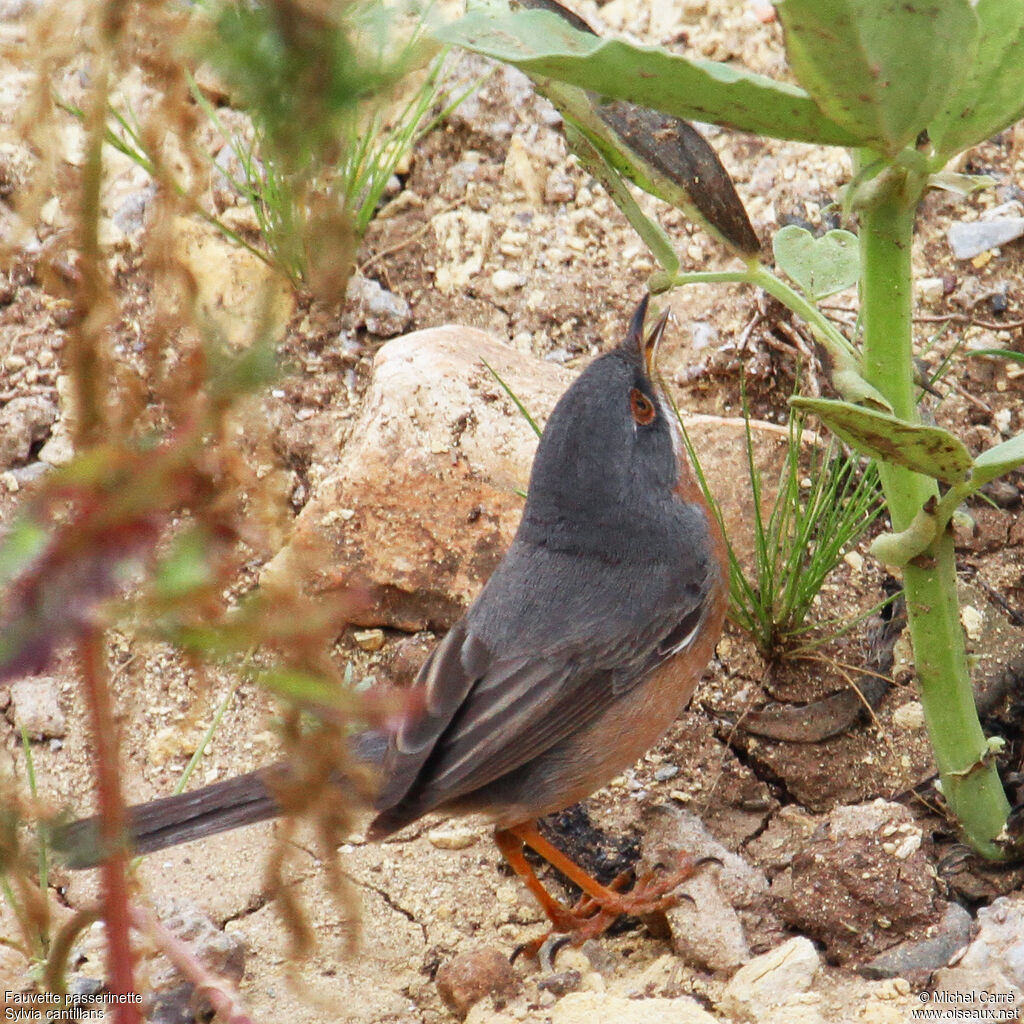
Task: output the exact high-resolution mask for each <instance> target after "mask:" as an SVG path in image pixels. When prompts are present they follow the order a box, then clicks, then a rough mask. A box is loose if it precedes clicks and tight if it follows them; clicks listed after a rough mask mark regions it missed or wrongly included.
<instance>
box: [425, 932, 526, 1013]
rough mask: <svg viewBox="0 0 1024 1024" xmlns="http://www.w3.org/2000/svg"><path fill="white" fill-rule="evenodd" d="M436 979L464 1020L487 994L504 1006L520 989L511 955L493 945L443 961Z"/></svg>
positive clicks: (444, 996) (449, 1004) (442, 994)
mask: <svg viewBox="0 0 1024 1024" xmlns="http://www.w3.org/2000/svg"><path fill="white" fill-rule="evenodd" d="M435 982H436V984H437V991H438V995H440V997H441V999H442V1001H443V1002H444V1004H445V1006H447V1007H448V1009H450V1010H451V1011H452V1013H454V1014H456V1016H458V1017H459V1019H460V1020H462V1019H465V1017H466V1014H468V1013H469V1011H470V1010H471V1009H472V1008H473V1006H474V1005H475V1004H476V1003H478V1002H480V1000H481V999H483V998H484V997H485V996H492V997H493V998H494V1001H495V1003H496V1004H499V1005H500V1004H501V1003H504V1002H505V1001H507V1000H508V999H510V998H511V997H512V996H513V995H514V994H515V992H516V991H517V990H518V988H519V979H518V977H517V976H516V973H515V971H514V970H513V969H512V965H511V964H510V963H509V962H508V957H507V956H506V955H505V954H504V953H501V952H499V951H498V950H497V949H493V948H492V947H490V946H482V947H480V948H479V949H474V950H471V951H470V952H468V953H459V954H458V955H457V956H455V957H453V958H452V959H451V960H449V961H448V962H447V963H445V964H442V965H441V967H440V968H439V969H438V972H437V977H436V979H435Z"/></svg>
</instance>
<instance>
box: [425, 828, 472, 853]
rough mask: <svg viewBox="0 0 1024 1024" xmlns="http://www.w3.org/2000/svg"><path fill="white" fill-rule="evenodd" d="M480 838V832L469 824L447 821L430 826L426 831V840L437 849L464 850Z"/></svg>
mask: <svg viewBox="0 0 1024 1024" xmlns="http://www.w3.org/2000/svg"><path fill="white" fill-rule="evenodd" d="M479 839H480V832H479V830H478V829H475V828H473V827H472V826H471V825H469V826H467V825H464V824H460V823H458V822H449V823H447V824H445V825H439V826H438V827H437V828H432V829H431V830H430V831H429V832H428V833H427V841H428V842H429V843H430V845H431V846H435V847H437V849H439V850H465V849H468V848H469V847H470V846H473V845H474V844H475V843H476V842H477V841H478V840H479Z"/></svg>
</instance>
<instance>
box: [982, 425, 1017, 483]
mask: <svg viewBox="0 0 1024 1024" xmlns="http://www.w3.org/2000/svg"><path fill="white" fill-rule="evenodd" d="M1021 465H1024V434H1018V435H1017V436H1016V437H1011V438H1010V440H1009V441H1004V442H1003V443H1002V444H997V445H996V446H995V447H994V448H989V449H988V451H984V452H982V453H981V454H980V455H979V456H978V457H977V458H976V459H975V460H974V472H973V473H972V474H971V483H972V484H976V485H977V486H978V487H983V486H984V485H985V484H987V483H988V482H989V480H995V478H996V477H997V476H1002V475H1003V474H1004V473H1009V472H1010V470H1011V469H1016V468H1017V467H1018V466H1021Z"/></svg>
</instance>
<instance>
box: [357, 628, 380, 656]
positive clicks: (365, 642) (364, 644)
mask: <svg viewBox="0 0 1024 1024" xmlns="http://www.w3.org/2000/svg"><path fill="white" fill-rule="evenodd" d="M352 638H353V639H354V640H355V642H356V645H357V646H358V647H359V648H360V649H362V650H364V651H379V650H380V649H381V648H382V647H383V646H384V630H383V629H357V630H356V631H355V632H354V633H353V634H352Z"/></svg>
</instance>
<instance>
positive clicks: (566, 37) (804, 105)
mask: <svg viewBox="0 0 1024 1024" xmlns="http://www.w3.org/2000/svg"><path fill="white" fill-rule="evenodd" d="M435 35H436V36H437V37H438V38H439V39H440V40H441V41H442V42H445V43H451V44H454V45H455V46H462V47H464V48H465V49H467V50H473V51H474V52H476V53H482V54H484V55H485V56H488V57H493V58H494V59H496V60H501V61H505V62H506V63H508V64H514V65H516V67H518V68H521V69H522V70H523V71H525V72H527V73H528V74H529V75H531V76H533V77H542V78H543V77H547V78H553V79H555V80H556V81H560V82H567V83H568V84H570V85H575V86H578V87H579V88H581V89H589V90H591V91H593V92H596V93H598V94H599V95H601V96H604V97H607V98H609V99H620V100H628V101H629V102H631V103H636V104H638V105H639V106H642V107H650V108H651V109H653V110H660V111H661V112H662V113H665V114H671V115H672V116H673V117H681V118H687V119H695V120H698V121H709V122H712V123H715V124H724V125H729V126H730V127H733V128H739V129H741V130H742V131H748V132H756V133H757V134H758V135H771V136H774V137H776V138H782V139H796V140H798V141H800V142H816V143H820V144H823V145H831V146H853V145H857V144H858V142H859V141H860V139H859V136H857V135H855V134H852V133H851V132H849V131H847V130H846V129H844V128H842V127H840V126H839V125H838V124H836V123H835V122H833V121H831V120H830V119H829V118H828V117H827V116H825V115H824V114H822V113H821V111H820V110H819V109H818V107H817V106H816V105H815V104H814V102H813V101H812V100H811V98H810V97H809V96H808V95H807V93H805V92H804V91H803V89H799V88H797V87H796V86H793V85H789V84H788V83H786V82H776V81H773V80H772V79H771V78H766V77H765V76H763V75H757V74H754V73H753V72H752V71H746V70H743V69H741V68H736V67H733V66H732V65H729V64H720V63H717V62H715V61H707V60H690V59H688V58H686V57H680V56H677V55H675V54H671V53H668V52H667V51H665V50H662V49H659V48H657V47H651V46H633V45H631V44H630V43H627V42H624V41H622V40H618V39H608V40H603V39H601V38H599V37H598V36H595V35H591V34H589V33H585V32H578V31H576V30H575V29H574V28H572V27H571V26H570V25H569V24H567V22H566V21H565V20H563V19H562V18H560V17H559V16H558V15H556V14H552V13H550V12H549V11H518V12H516V13H494V12H493V11H484V10H477V11H471V12H470V13H469V14H467V15H465V17H463V18H460V19H459V20H458V21H456V22H453V23H452V24H449V25H445V26H442V27H441V28H440V29H437V30H436V31H435Z"/></svg>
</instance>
